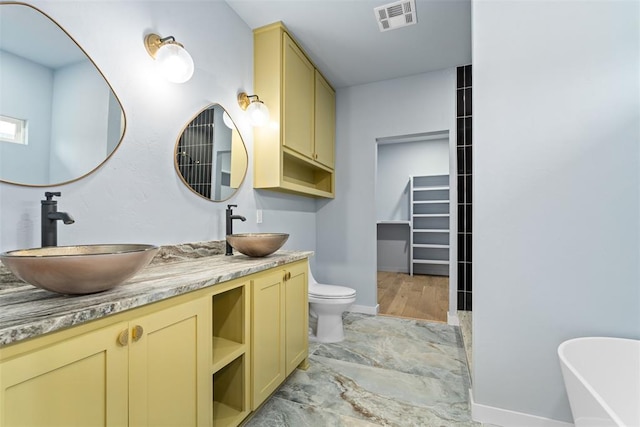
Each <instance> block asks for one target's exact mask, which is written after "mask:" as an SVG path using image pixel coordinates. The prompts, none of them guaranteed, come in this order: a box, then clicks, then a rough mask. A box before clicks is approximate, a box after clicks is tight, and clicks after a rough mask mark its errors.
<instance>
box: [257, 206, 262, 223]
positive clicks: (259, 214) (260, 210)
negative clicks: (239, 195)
mask: <svg viewBox="0 0 640 427" xmlns="http://www.w3.org/2000/svg"><path fill="white" fill-rule="evenodd" d="M256 224H262V209H258V210H256Z"/></svg>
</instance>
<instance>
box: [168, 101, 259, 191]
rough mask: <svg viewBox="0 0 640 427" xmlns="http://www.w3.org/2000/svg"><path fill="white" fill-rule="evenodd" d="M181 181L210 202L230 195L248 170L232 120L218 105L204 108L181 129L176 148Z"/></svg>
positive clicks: (242, 145)
mask: <svg viewBox="0 0 640 427" xmlns="http://www.w3.org/2000/svg"><path fill="white" fill-rule="evenodd" d="M175 156H176V158H175V166H176V170H177V171H178V173H179V175H180V177H181V178H182V181H183V182H184V183H185V184H186V185H187V186H188V187H189V188H190V189H191V190H192V191H193V192H195V193H197V194H198V195H200V196H202V197H204V198H206V199H209V200H213V201H222V200H226V199H228V198H229V197H231V196H232V195H233V194H234V193H235V192H236V190H237V189H238V188H239V187H240V185H241V184H242V181H243V180H244V176H245V174H246V170H247V160H248V159H247V150H246V147H245V146H244V142H243V141H242V138H241V137H240V134H239V133H238V130H237V129H236V127H235V125H234V123H233V121H232V120H231V118H230V117H229V115H228V114H227V112H226V111H225V110H224V108H222V107H221V106H220V105H217V104H214V105H211V106H208V107H207V108H205V109H203V110H202V111H201V112H200V113H198V114H197V115H196V116H195V117H194V118H193V120H191V122H189V123H188V124H187V126H186V127H185V128H184V130H183V132H182V134H181V136H180V138H179V139H178V143H177V144H176V151H175Z"/></svg>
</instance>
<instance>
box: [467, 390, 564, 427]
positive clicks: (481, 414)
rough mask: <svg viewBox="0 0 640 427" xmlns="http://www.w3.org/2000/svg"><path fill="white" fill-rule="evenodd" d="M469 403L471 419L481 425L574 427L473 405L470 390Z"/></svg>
mask: <svg viewBox="0 0 640 427" xmlns="http://www.w3.org/2000/svg"><path fill="white" fill-rule="evenodd" d="M469 402H470V403H471V418H473V420H474V421H478V422H481V423H486V424H492V425H496V426H503V427H574V425H573V424H571V423H567V422H564V421H558V420H552V419H551V418H544V417H539V416H537V415H531V414H525V413H524V412H516V411H510V410H508V409H502V408H496V407H495V406H487V405H481V404H479V403H475V401H474V400H473V393H472V390H469Z"/></svg>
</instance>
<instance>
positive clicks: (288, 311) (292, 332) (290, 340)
mask: <svg viewBox="0 0 640 427" xmlns="http://www.w3.org/2000/svg"><path fill="white" fill-rule="evenodd" d="M286 271H287V273H286V275H285V277H286V280H285V282H284V285H285V330H286V345H285V348H286V376H288V375H289V374H290V373H291V372H293V371H294V370H295V369H296V367H297V366H298V365H300V363H302V362H303V361H304V360H305V359H306V358H307V356H308V353H309V352H308V348H309V297H308V288H309V285H308V280H307V271H308V266H307V263H306V262H304V263H299V264H294V265H292V266H287V270H286Z"/></svg>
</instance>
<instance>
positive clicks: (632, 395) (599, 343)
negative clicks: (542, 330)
mask: <svg viewBox="0 0 640 427" xmlns="http://www.w3.org/2000/svg"><path fill="white" fill-rule="evenodd" d="M558 355H559V356H560V362H561V366H562V376H563V377H564V384H565V387H566V389H567V395H568V396H569V403H570V404H571V412H572V413H573V419H574V422H575V425H576V427H609V426H614V427H622V426H624V427H640V341H639V340H630V339H623V338H576V339H572V340H568V341H565V342H563V343H562V344H560V347H558Z"/></svg>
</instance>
